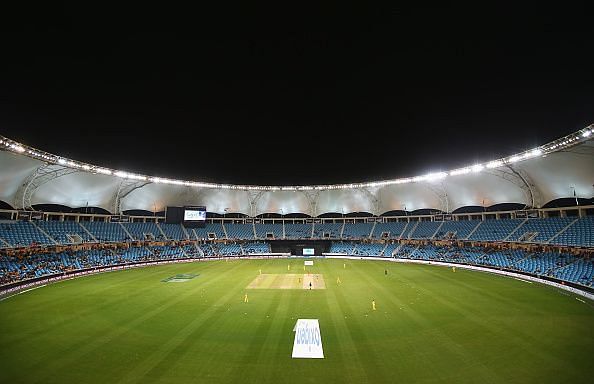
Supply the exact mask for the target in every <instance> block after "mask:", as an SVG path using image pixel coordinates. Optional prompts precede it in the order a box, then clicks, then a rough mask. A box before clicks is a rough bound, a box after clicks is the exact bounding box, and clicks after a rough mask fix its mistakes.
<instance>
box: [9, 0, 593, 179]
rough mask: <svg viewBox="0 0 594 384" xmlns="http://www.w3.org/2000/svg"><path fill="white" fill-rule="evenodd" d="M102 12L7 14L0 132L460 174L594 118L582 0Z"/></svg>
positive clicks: (152, 155)
mask: <svg viewBox="0 0 594 384" xmlns="http://www.w3.org/2000/svg"><path fill="white" fill-rule="evenodd" d="M75 4H76V3H75ZM164 4H165V3H164ZM36 6H37V5H36ZM102 6H103V5H101V4H100V3H96V4H94V5H93V6H91V5H86V7H88V8H80V5H70V6H64V7H61V8H55V7H54V6H53V5H47V6H46V7H47V8H35V7H33V5H27V4H25V5H17V6H14V7H15V8H13V9H11V10H5V13H4V15H3V18H4V19H5V20H4V21H3V23H2V27H1V28H2V30H1V32H2V45H1V47H0V49H1V52H2V58H1V64H0V66H1V71H0V134H2V135H4V136H7V137H9V138H12V139H15V140H17V141H20V142H22V143H24V144H28V145H31V146H34V147H36V148H39V149H42V150H45V151H48V152H51V153H55V154H58V155H63V156H67V157H70V158H73V159H76V160H80V161H86V162H89V163H93V164H98V165H103V166H107V167H111V168H115V169H120V170H125V171H130V172H139V173H143V174H148V175H156V176H165V177H173V178H182V179H189V180H195V181H210V182H223V183H237V184H260V185H304V184H326V183H349V182H359V181H373V180H383V179H390V178H399V177H408V176H415V175H419V174H424V173H428V172H436V171H441V170H448V169H453V168H456V167H460V166H465V165H469V164H471V163H473V162H476V161H481V162H482V161H489V160H491V159H494V158H497V157H502V156H506V155H510V154H513V153H516V152H519V151H523V150H526V149H531V148H532V147H534V146H536V145H539V144H544V143H546V142H548V141H551V140H553V139H555V138H558V137H560V136H564V135H566V134H569V133H571V132H573V131H575V130H578V129H581V128H584V127H585V126H587V125H589V124H591V123H593V122H594V60H593V53H592V52H593V50H594V49H593V45H592V44H593V43H592V42H593V41H594V40H593V32H592V29H591V20H588V19H587V18H588V15H589V13H588V12H587V10H586V9H585V8H579V7H577V6H575V7H574V8H571V9H561V8H559V6H558V5H555V7H553V6H549V8H546V7H544V6H543V4H539V7H538V8H535V9H518V8H513V7H507V6H506V7H502V8H496V7H493V8H484V7H482V8H474V9H471V8H450V7H442V8H388V7H377V8H372V7H371V6H370V5H368V7H367V8H364V9H363V8H360V6H361V5H358V6H357V7H353V8H345V7H344V6H342V5H341V7H338V6H337V7H335V8H331V7H328V8H319V6H318V7H317V8H310V9H294V8H290V9H280V8H279V9H271V8H260V9H257V8H253V7H254V5H253V4H250V5H244V7H249V8H241V9H240V8H233V5H232V4H225V6H224V8H223V9H199V8H192V9H183V8H174V7H170V8H168V9H164V8H152V7H151V6H147V5H144V6H143V7H138V8H132V7H131V8H129V9H124V8H122V7H121V5H118V7H117V8H109V7H107V6H106V5H105V6H104V8H101V7H102ZM19 7H22V8H19ZM26 7H30V8H35V9H34V10H33V9H28V8H26Z"/></svg>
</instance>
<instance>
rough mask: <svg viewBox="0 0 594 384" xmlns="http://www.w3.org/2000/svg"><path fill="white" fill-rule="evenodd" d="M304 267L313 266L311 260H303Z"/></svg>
mask: <svg viewBox="0 0 594 384" xmlns="http://www.w3.org/2000/svg"><path fill="white" fill-rule="evenodd" d="M304 263H305V265H313V260H305V261H304Z"/></svg>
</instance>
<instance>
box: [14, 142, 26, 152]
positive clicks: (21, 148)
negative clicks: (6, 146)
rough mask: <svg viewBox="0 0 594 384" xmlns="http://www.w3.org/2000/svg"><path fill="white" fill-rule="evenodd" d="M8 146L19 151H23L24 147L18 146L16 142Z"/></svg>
mask: <svg viewBox="0 0 594 384" xmlns="http://www.w3.org/2000/svg"><path fill="white" fill-rule="evenodd" d="M10 147H11V148H12V149H14V150H15V151H16V152H19V153H23V152H25V148H24V147H22V146H20V145H18V144H16V145H15V144H12V145H11V146H10Z"/></svg>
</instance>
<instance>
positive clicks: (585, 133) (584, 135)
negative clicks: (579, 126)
mask: <svg viewBox="0 0 594 384" xmlns="http://www.w3.org/2000/svg"><path fill="white" fill-rule="evenodd" d="M591 134H592V131H586V132H584V133H582V137H588V136H590V135H591Z"/></svg>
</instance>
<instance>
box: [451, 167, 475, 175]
mask: <svg viewBox="0 0 594 384" xmlns="http://www.w3.org/2000/svg"><path fill="white" fill-rule="evenodd" d="M470 172H472V169H471V168H468V167H466V168H458V169H454V170H453V171H451V172H450V176H458V175H465V174H467V173H470Z"/></svg>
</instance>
